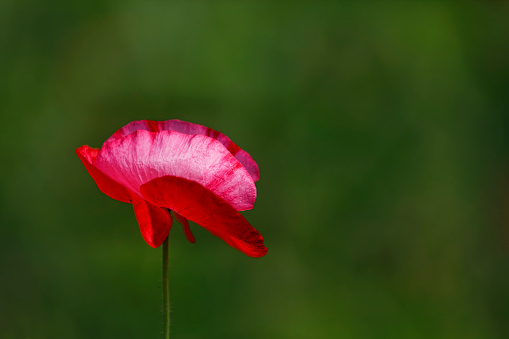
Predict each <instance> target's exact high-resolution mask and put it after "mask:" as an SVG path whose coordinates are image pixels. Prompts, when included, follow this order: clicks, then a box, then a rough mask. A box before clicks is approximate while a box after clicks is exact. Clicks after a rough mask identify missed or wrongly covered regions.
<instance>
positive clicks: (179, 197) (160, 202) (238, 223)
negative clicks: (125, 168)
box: [141, 176, 267, 257]
mask: <svg viewBox="0 0 509 339" xmlns="http://www.w3.org/2000/svg"><path fill="white" fill-rule="evenodd" d="M141 193H142V195H143V197H144V198H145V199H146V200H147V201H150V202H151V203H152V204H154V205H157V206H161V207H166V208H169V209H171V210H174V211H175V212H177V213H178V214H181V215H182V216H183V217H185V218H186V219H189V220H191V221H194V222H195V223H197V224H198V225H200V226H202V227H204V228H206V229H207V230H208V231H210V232H211V233H212V234H214V235H215V236H217V237H220V238H221V239H223V240H224V241H225V242H226V243H227V244H228V245H230V246H232V247H233V248H236V249H237V250H239V251H241V252H243V253H244V254H246V255H248V256H251V257H261V256H263V255H265V254H266V253H267V248H266V247H265V246H264V244H263V237H262V236H261V235H260V233H258V231H257V230H256V229H254V228H253V226H251V225H250V224H249V223H248V222H247V220H246V219H245V218H244V217H243V216H242V215H241V214H240V213H239V212H237V211H236V210H235V209H234V208H233V207H232V206H230V205H229V204H228V203H227V202H226V201H224V200H223V199H221V198H220V197H218V196H216V195H214V193H212V192H211V191H209V190H208V189H206V188H205V187H203V186H202V185H200V184H198V183H196V182H193V181H190V180H187V179H184V178H179V177H175V176H165V177H161V178H156V179H153V180H151V181H149V182H147V183H146V184H144V185H142V186H141Z"/></svg>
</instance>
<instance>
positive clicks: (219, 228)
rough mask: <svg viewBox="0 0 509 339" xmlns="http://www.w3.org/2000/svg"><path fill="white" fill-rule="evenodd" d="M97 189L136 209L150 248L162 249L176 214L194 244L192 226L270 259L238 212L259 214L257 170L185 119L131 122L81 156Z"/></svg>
mask: <svg viewBox="0 0 509 339" xmlns="http://www.w3.org/2000/svg"><path fill="white" fill-rule="evenodd" d="M76 153H77V154H78V156H79V157H80V159H81V161H82V162H83V164H84V165H85V167H86V169H87V171H88V173H89V174H90V175H91V176H92V178H93V179H94V181H95V182H96V184H97V186H98V187H99V189H100V190H101V191H102V192H103V193H105V194H106V195H108V196H110V197H111V198H113V199H116V200H120V201H123V202H128V203H131V204H133V207H134V213H135V215H136V219H137V221H138V224H139V226H140V230H141V234H142V236H143V238H144V239H145V241H146V242H147V244H149V245H150V246H152V247H154V248H155V247H159V246H160V245H161V244H162V243H163V241H164V240H165V239H166V237H167V236H168V233H169V231H170V228H171V225H172V221H173V219H172V217H171V214H170V210H171V211H173V213H172V214H173V215H174V216H175V218H177V220H179V221H180V222H181V223H182V225H183V227H184V232H185V234H186V236H187V238H188V240H189V241H191V242H194V237H193V235H192V234H191V231H190V230H189V223H188V220H191V221H193V222H195V223H197V224H198V225H200V226H202V227H204V228H206V229H207V230H208V231H210V232H211V233H212V234H213V235H215V236H217V237H219V238H221V239H223V240H224V241H225V242H226V243H227V244H228V245H230V246H232V247H234V248H236V249H238V250H239V251H241V252H243V253H245V254H247V255H249V256H252V257H261V256H263V255H265V254H266V253H267V248H266V247H265V246H264V244H263V238H262V236H261V235H260V233H258V231H257V230H256V229H254V228H253V227H252V226H251V225H250V224H249V223H248V222H247V220H246V219H245V218H244V217H243V216H242V215H241V214H240V213H239V212H238V211H243V210H248V209H251V208H253V204H254V201H255V199H256V186H255V181H257V180H258V178H259V172H258V165H257V164H256V162H255V161H254V160H253V159H252V158H251V156H250V155H249V154H248V153H247V152H245V151H243V150H242V149H240V148H239V147H238V146H237V145H236V144H234V143H233V142H232V141H231V140H230V139H229V138H228V137H227V136H226V135H224V134H222V133H219V132H217V131H214V130H212V129H210V128H207V127H205V126H201V125H196V124H192V123H189V122H185V121H179V120H168V121H150V120H140V121H133V122H131V123H129V124H128V125H126V126H124V127H122V128H121V129H120V130H118V131H117V132H115V133H114V134H113V135H112V136H111V137H110V138H109V139H108V140H106V141H105V142H104V144H103V146H102V147H101V149H96V148H91V147H89V146H86V145H84V146H82V147H80V148H78V149H77V150H76Z"/></svg>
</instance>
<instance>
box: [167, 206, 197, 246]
mask: <svg viewBox="0 0 509 339" xmlns="http://www.w3.org/2000/svg"><path fill="white" fill-rule="evenodd" d="M172 213H173V215H174V216H175V219H177V220H178V222H179V223H180V224H181V225H182V229H183V230H184V234H185V235H186V238H187V240H188V241H189V242H190V243H193V244H194V243H195V242H196V239H194V235H193V233H192V232H191V228H189V220H187V219H186V218H184V217H183V216H181V215H180V214H178V213H177V212H175V211H173V212H172Z"/></svg>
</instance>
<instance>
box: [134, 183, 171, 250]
mask: <svg viewBox="0 0 509 339" xmlns="http://www.w3.org/2000/svg"><path fill="white" fill-rule="evenodd" d="M132 201H133V208H134V214H135V215H136V220H137V221H138V225H139V226H140V232H141V235H142V236H143V239H145V241H146V242H147V244H148V245H149V246H150V247H153V248H156V247H159V246H161V244H162V243H163V241H164V240H165V239H166V238H167V237H168V234H169V233H170V228H171V225H172V223H173V219H172V217H171V215H170V212H169V211H168V210H166V209H164V208H161V207H158V206H154V205H152V204H151V203H149V202H148V201H145V200H144V199H142V198H140V197H139V196H137V195H136V194H134V193H133V194H132Z"/></svg>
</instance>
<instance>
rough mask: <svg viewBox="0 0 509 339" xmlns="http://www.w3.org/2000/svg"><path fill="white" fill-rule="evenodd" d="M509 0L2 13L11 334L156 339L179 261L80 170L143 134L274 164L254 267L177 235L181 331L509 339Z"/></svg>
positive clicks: (266, 179) (261, 205)
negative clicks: (152, 125) (207, 139)
mask: <svg viewBox="0 0 509 339" xmlns="http://www.w3.org/2000/svg"><path fill="white" fill-rule="evenodd" d="M508 17H509V6H508V5H507V3H506V2H503V1H463V2H459V1H458V2H447V1H441V2H439V1H420V2H419V1H407V2H403V1H401V2H387V1H381V2H376V3H375V2H353V1H352V2H341V1H335V2H333V1H309V2H302V1H298V2H289V1H288V2H234V1H230V2H226V1H216V2H199V1H173V2H172V1H139V2H138V1H129V0H123V1H114V0H111V1H90V0H89V1H70V2H60V1H52V0H48V1H35V0H19V1H1V2H0V79H1V80H0V128H1V133H0V143H1V147H0V178H1V179H0V230H1V235H0V337H1V338H7V339H9V338H31V339H39V338H66V339H73V338H157V337H158V336H160V330H161V322H162V319H161V313H160V307H161V306H160V303H161V295H160V294H161V286H160V285H161V279H160V265H161V260H160V255H161V251H160V250H159V249H157V250H154V249H152V248H150V247H148V246H147V245H146V244H145V243H144V241H143V239H142V238H141V236H140V235H139V230H138V226H137V224H136V220H135V218H134V214H133V212H132V208H131V206H130V205H128V204H123V203H120V202H118V201H115V200H112V199H110V198H108V197H107V196H105V195H104V194H102V193H101V192H100V191H99V190H98V189H97V187H96V186H95V184H94V182H93V181H92V179H91V178H90V177H89V175H88V174H87V172H86V170H85V169H84V167H83V166H82V164H81V162H80V161H79V159H78V158H77V156H76V154H75V151H74V150H75V149H76V148H77V147H79V146H81V145H83V144H88V145H90V146H93V147H99V146H100V145H101V144H102V142H103V141H104V140H105V139H106V138H107V137H109V136H110V135H111V134H112V133H113V132H114V131H115V130H116V129H118V128H120V127H121V126H123V125H124V124H126V123H128V122H129V121H132V120H137V119H153V120H167V119H174V118H178V119H182V120H187V121H191V122H195V123H200V124H203V125H206V126H209V127H212V128H214V129H217V130H220V131H222V132H224V133H225V134H227V135H228V136H229V137H231V138H232V139H233V140H234V141H235V142H236V143H237V144H239V145H240V146H241V147H242V148H244V149H245V150H247V151H248V152H250V153H251V154H252V155H253V157H254V159H255V160H256V161H257V162H258V164H259V166H260V170H261V179H260V181H259V183H258V199H257V202H256V205H255V208H254V209H253V210H252V211H247V212H245V214H244V215H245V216H246V218H247V219H248V220H249V221H250V222H251V223H252V224H253V225H254V226H255V227H256V228H257V229H258V230H259V231H260V232H261V233H262V234H263V236H264V237H265V240H266V245H267V247H268V248H269V253H268V255H267V256H266V257H264V258H261V259H252V258H249V257H246V256H244V255H242V254H241V253H239V252H237V251H235V250H233V249H231V248H230V247H228V246H226V245H225V244H224V243H222V241H221V240H219V239H217V238H215V237H213V236H212V235H210V234H209V233H207V232H206V231H204V230H202V229H201V228H200V227H198V226H196V225H193V231H194V233H195V235H196V237H197V243H196V244H195V245H192V244H189V243H187V241H186V240H185V238H184V235H183V233H182V231H181V229H180V228H179V227H175V228H174V229H173V230H172V232H171V233H170V235H171V238H170V263H171V267H170V284H171V299H172V334H173V337H174V338H177V339H192V338H243V339H244V338H245V339H250V338H264V339H271V338H274V339H285V338H288V339H300V338H302V339H307V338H462V339H468V338H508V337H509V322H508V321H507V320H508V317H509V292H508V290H507V286H508V285H509V265H508V264H509V214H508V213H507V211H508V207H509V138H508V136H509V134H508V128H507V126H508V123H509V115H508V110H509V100H508V98H509V97H508V94H507V90H508V88H509V83H508V80H509V44H508V43H507V41H508V38H509V20H508V19H507V18H508Z"/></svg>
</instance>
